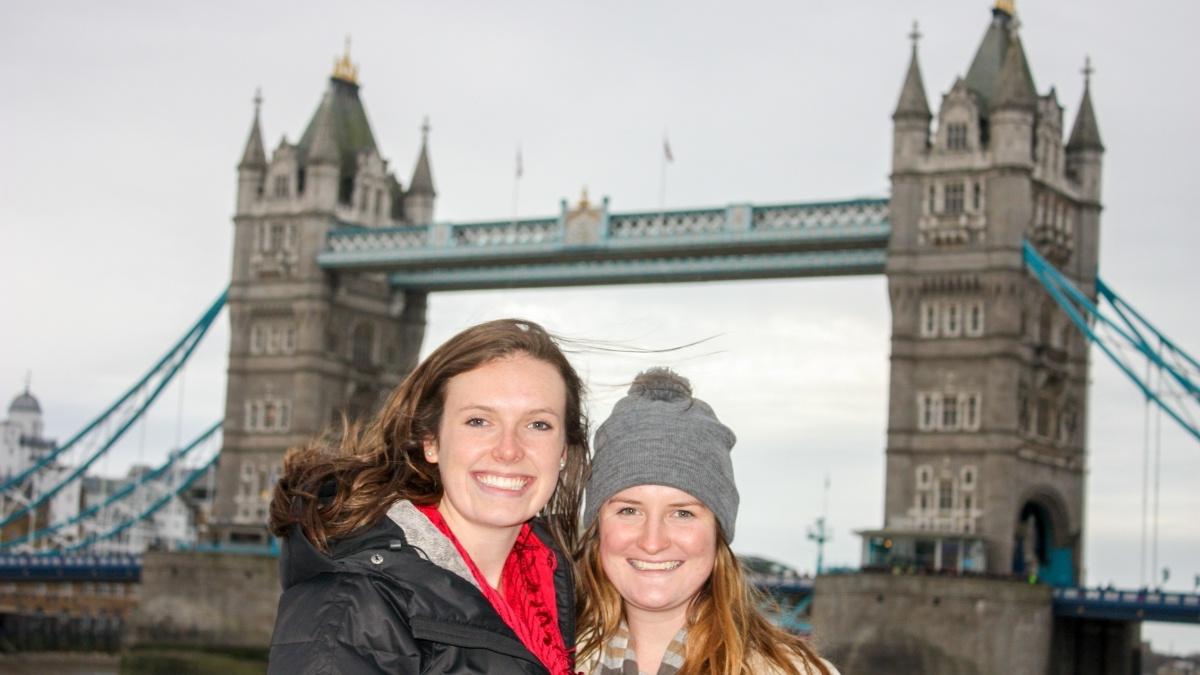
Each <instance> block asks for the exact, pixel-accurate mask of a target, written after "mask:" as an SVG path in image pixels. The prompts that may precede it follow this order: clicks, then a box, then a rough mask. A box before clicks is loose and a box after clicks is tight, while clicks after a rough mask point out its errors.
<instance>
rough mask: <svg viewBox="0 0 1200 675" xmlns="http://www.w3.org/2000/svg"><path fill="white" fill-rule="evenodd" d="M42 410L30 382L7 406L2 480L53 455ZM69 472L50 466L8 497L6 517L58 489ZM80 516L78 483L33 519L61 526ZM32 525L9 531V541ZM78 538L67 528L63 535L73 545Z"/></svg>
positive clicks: (0, 428) (0, 446) (0, 436)
mask: <svg viewBox="0 0 1200 675" xmlns="http://www.w3.org/2000/svg"><path fill="white" fill-rule="evenodd" d="M43 429H44V425H43V422H42V406H41V404H40V403H39V402H38V400H37V398H35V397H34V396H33V394H32V393H30V391H29V382H28V381H26V383H25V391H23V392H21V393H20V394H19V395H17V397H16V398H14V399H13V400H12V403H10V404H9V406H8V418H7V419H5V420H4V421H2V422H0V480H5V481H7V480H8V479H10V478H12V477H13V476H16V475H19V474H20V473H22V472H24V471H26V470H28V469H29V468H30V467H32V466H34V465H35V464H37V463H38V462H41V461H43V460H45V458H46V456H47V455H49V454H50V453H51V452H53V451H54V448H55V446H56V444H55V442H54V441H53V440H51V439H48V438H45V437H44V436H43V435H42V433H43ZM69 471H70V468H69V467H66V466H62V465H60V464H59V463H58V462H57V461H55V462H51V463H50V464H49V465H48V466H46V467H44V468H43V469H41V470H40V471H38V472H37V473H36V474H34V475H33V476H32V477H31V478H30V480H28V481H26V482H25V483H24V485H22V486H21V489H20V490H18V491H15V492H14V493H13V494H11V495H7V496H6V497H5V502H4V513H11V512H12V510H13V509H15V508H20V507H22V506H24V505H25V504H28V503H30V502H31V501H32V500H34V499H36V498H37V497H38V496H39V495H42V494H44V493H45V492H46V491H47V490H51V489H53V488H54V487H55V486H56V485H58V484H59V483H60V482H61V481H62V480H63V479H64V478H65V477H66V475H67V473H68V472H69ZM77 513H79V481H75V482H73V483H71V484H69V485H67V486H65V487H64V488H63V489H62V490H61V491H59V493H58V494H57V495H55V496H54V497H53V498H52V499H50V500H49V503H48V504H47V505H45V506H43V507H41V508H38V509H35V510H34V512H33V514H32V515H31V516H30V518H32V519H36V525H37V527H44V526H45V525H48V524H50V523H54V522H59V521H61V520H65V519H68V518H71V517H73V516H74V515H76V514H77ZM30 523H31V521H30V520H22V521H18V522H16V523H13V524H12V525H11V526H10V527H9V528H6V530H5V535H6V538H7V537H11V536H19V535H21V534H24V533H26V532H28V531H29V526H30ZM76 534H77V530H76V529H75V528H65V529H64V530H63V531H61V532H60V535H61V536H62V537H63V538H64V539H65V540H66V541H73V540H74V537H75V536H76Z"/></svg>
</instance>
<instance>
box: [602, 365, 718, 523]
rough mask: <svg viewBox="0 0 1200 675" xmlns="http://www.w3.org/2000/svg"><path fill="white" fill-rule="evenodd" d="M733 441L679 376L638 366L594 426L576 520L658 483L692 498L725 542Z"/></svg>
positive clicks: (715, 417) (689, 385) (689, 384)
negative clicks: (619, 496)
mask: <svg viewBox="0 0 1200 675" xmlns="http://www.w3.org/2000/svg"><path fill="white" fill-rule="evenodd" d="M736 442H737V438H736V437H735V436H734V435H733V432H732V431H730V429H729V427H727V426H725V425H724V424H721V422H720V420H718V419H717V416H716V414H715V413H713V410H712V408H710V407H709V406H708V404H707V403H705V402H704V401H701V400H700V399H698V398H692V385H691V383H689V382H688V381H687V380H686V379H684V378H683V377H680V376H679V375H677V374H675V373H673V372H671V371H670V370H669V369H667V368H651V369H650V370H647V371H645V372H643V373H641V374H639V375H638V376H637V377H636V378H635V379H634V380H633V385H632V386H630V387H629V393H628V394H627V395H626V396H625V398H623V399H621V400H620V401H617V405H616V406H614V407H613V411H612V415H610V416H609V417H608V419H607V420H605V421H604V424H601V425H600V428H599V429H598V430H597V431H596V442H595V444H594V447H595V454H594V456H593V458H592V476H591V478H590V479H589V480H588V484H587V504H586V507H585V509H584V512H583V522H584V527H589V526H591V524H592V522H594V521H595V520H596V514H597V513H598V512H599V510H600V506H601V505H602V504H604V502H606V501H608V500H609V498H610V497H612V496H613V495H615V494H617V493H618V492H620V491H622V490H625V489H627V488H631V487H634V486H637V485H666V486H668V487H673V488H675V489H678V490H683V491H684V492H686V493H688V494H690V495H692V496H693V497H695V498H696V499H699V500H700V501H701V502H702V503H703V504H704V505H705V506H707V507H708V509H709V510H710V511H712V512H713V515H715V516H716V517H717V522H718V523H720V524H721V529H722V531H724V533H725V537H726V539H727V541H726V543H729V542H732V541H733V526H734V524H735V523H736V522H737V509H738V491H737V485H736V484H734V482H733V462H732V460H731V459H730V457H729V451H730V450H732V449H733V444H734V443H736Z"/></svg>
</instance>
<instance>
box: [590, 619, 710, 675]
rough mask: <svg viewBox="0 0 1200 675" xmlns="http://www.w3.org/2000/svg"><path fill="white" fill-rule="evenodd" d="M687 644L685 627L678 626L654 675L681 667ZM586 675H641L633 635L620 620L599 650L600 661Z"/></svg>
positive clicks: (665, 674) (667, 674) (664, 674)
mask: <svg viewBox="0 0 1200 675" xmlns="http://www.w3.org/2000/svg"><path fill="white" fill-rule="evenodd" d="M686 644H687V628H680V629H679V632H678V633H676V634H675V637H673V638H671V643H670V644H669V645H667V651H666V653H664V654H663V659H662V664H660V665H659V666H658V672H657V673H654V675H675V674H676V673H678V672H679V669H680V668H682V667H683V656H684V652H685V650H686V646H685V645H686ZM587 675H642V671H640V670H638V664H637V652H635V651H634V649H633V637H632V636H631V635H630V634H629V626H627V625H625V622H624V621H621V626H620V627H619V628H618V629H617V634H616V635H614V636H613V638H612V639H611V640H609V641H608V642H607V643H606V644H605V645H604V647H603V648H601V650H600V662H599V663H597V664H596V667H595V668H594V669H593V670H592V671H591V672H590V673H588V674H587Z"/></svg>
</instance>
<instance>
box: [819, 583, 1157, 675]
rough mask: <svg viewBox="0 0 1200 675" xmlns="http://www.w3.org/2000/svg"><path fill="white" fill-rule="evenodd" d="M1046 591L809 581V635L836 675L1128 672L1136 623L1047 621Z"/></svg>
mask: <svg viewBox="0 0 1200 675" xmlns="http://www.w3.org/2000/svg"><path fill="white" fill-rule="evenodd" d="M1052 595H1053V592H1052V590H1051V589H1050V588H1049V587H1047V586H1044V585H1034V584H1029V583H1026V582H1022V581H1017V580H1012V579H997V578H984V577H952V576H933V575H909V574H890V573H886V572H879V573H863V574H847V575H832V576H822V577H818V578H817V580H816V585H815V587H814V599H813V614H812V616H813V630H814V636H815V638H816V640H817V643H818V645H819V646H820V647H821V650H822V652H823V653H824V654H825V655H826V656H828V658H829V659H830V660H831V661H833V662H834V663H836V664H838V667H839V668H840V669H841V670H842V671H843V672H851V673H889V674H892V675H910V674H911V675H943V674H944V675H991V674H992V673H1005V674H1006V675H1084V674H1086V675H1134V674H1137V673H1140V670H1139V669H1140V665H1141V658H1140V657H1141V653H1140V646H1141V624H1140V623H1136V622H1129V621H1105V620H1098V619H1084V618H1075V617H1061V616H1058V617H1056V616H1055V615H1054V606H1053V597H1052Z"/></svg>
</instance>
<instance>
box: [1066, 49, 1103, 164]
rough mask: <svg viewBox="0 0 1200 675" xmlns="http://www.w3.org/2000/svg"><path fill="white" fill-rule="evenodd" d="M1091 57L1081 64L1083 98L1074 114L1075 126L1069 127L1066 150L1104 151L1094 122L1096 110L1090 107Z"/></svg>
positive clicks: (1098, 130)
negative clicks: (1069, 135) (1069, 132)
mask: <svg viewBox="0 0 1200 675" xmlns="http://www.w3.org/2000/svg"><path fill="white" fill-rule="evenodd" d="M1093 72H1095V71H1094V70H1093V69H1092V58H1091V57H1090V56H1089V57H1087V58H1086V59H1085V60H1084V65H1083V100H1082V101H1080V102H1079V112H1078V113H1076V115H1075V126H1073V127H1071V140H1069V141H1067V150H1068V151H1076V150H1099V151H1100V152H1104V143H1102V142H1101V141H1100V127H1099V126H1098V125H1097V124H1096V111H1095V110H1093V109H1092V92H1091V89H1092V73H1093Z"/></svg>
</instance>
